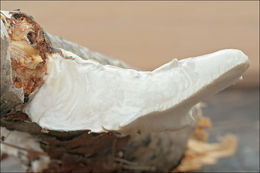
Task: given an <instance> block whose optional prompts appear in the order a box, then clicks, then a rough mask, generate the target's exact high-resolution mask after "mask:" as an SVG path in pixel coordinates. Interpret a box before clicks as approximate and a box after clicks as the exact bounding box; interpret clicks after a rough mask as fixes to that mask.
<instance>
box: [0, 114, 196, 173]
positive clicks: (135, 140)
mask: <svg viewBox="0 0 260 173" xmlns="http://www.w3.org/2000/svg"><path fill="white" fill-rule="evenodd" d="M1 126H2V127H5V128H7V129H8V130H9V131H10V133H14V132H17V131H18V132H23V133H26V134H29V135H30V136H31V137H30V138H32V139H34V141H35V142H36V143H38V145H39V146H40V147H41V149H42V151H43V152H42V153H39V151H34V150H33V149H32V148H30V147H27V148H24V150H26V151H28V154H27V155H26V157H27V161H25V160H26V159H25V158H22V157H21V156H19V155H17V156H16V157H18V159H20V160H21V161H22V163H23V164H24V165H25V166H26V167H27V170H28V171H34V170H39V169H40V168H37V169H36V168H33V167H32V162H33V161H37V160H39V162H41V160H40V159H41V158H40V157H39V156H41V155H43V156H48V157H49V158H50V162H49V164H48V167H47V168H45V169H43V170H40V171H43V172H71V171H75V172H122V171H125V172H128V171H130V172H133V171H137V172H139V171H141V172H151V171H168V170H171V169H173V168H174V167H175V166H177V165H178V163H179V162H180V160H181V157H182V155H183V153H184V150H185V149H186V141H187V139H188V137H189V135H190V132H191V131H192V128H187V129H183V130H181V131H178V132H172V131H171V132H161V133H149V134H139V135H136V136H121V135H120V134H118V133H115V132H108V133H99V134H97V133H89V131H73V132H59V131H46V130H44V129H42V128H41V127H39V126H38V125H37V124H36V123H33V122H31V121H30V120H29V119H28V117H27V116H26V115H25V114H23V113H21V112H18V113H15V114H9V115H1ZM9 135H10V134H9ZM1 136H4V134H1ZM19 137H21V135H19ZM5 141H8V142H9V143H8V142H6V143H5ZM10 142H11V140H8V136H7V135H6V136H5V137H4V138H3V137H2V145H8V146H13V147H14V149H15V147H19V146H20V145H19V144H17V143H10ZM3 152H7V153H8V154H12V152H13V151H12V148H11V149H9V151H8V150H5V151H3ZM32 155H33V157H32Z"/></svg>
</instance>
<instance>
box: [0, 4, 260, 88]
mask: <svg viewBox="0 0 260 173" xmlns="http://www.w3.org/2000/svg"><path fill="white" fill-rule="evenodd" d="M1 5H2V7H1V8H2V9H3V10H13V9H17V8H19V9H21V10H22V11H24V12H26V13H28V14H30V15H32V16H34V18H35V19H36V20H37V21H38V22H39V23H40V24H41V25H42V26H43V28H44V29H45V30H46V31H48V32H50V33H52V34H56V35H59V36H62V37H63V38H65V39H67V40H70V41H73V42H76V43H79V44H82V45H84V46H86V47H88V48H90V49H92V50H95V51H98V52H101V53H103V54H105V55H108V56H111V57H116V58H118V59H122V60H124V61H125V62H127V63H129V64H130V65H132V66H134V67H137V68H140V69H144V70H152V69H154V68H156V67H158V66H160V65H162V64H164V63H166V62H168V61H169V60H171V59H172V58H178V59H180V58H185V57H190V56H198V55H202V54H206V53H210V52H213V51H216V50H219V49H224V48H237V49H241V50H242V51H244V52H245V53H246V54H247V55H248V56H249V59H250V62H251V66H250V68H249V70H248V71H247V72H246V74H245V76H244V81H242V82H240V83H239V85H238V86H247V87H255V86H259V2H257V1H255V2H238V1H237V2H236V1H231V2H225V1H221V2H214V1H207V2H199V1H197V2H174V1H172V2H87V1H86V2H65V1H63V2H62V1H61V2H51V1H45V2H31V1H29V2H1Z"/></svg>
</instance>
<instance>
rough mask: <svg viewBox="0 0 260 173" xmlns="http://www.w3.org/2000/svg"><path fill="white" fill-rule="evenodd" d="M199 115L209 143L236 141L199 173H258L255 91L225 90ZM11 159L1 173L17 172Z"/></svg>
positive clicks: (17, 169)
mask: <svg viewBox="0 0 260 173" xmlns="http://www.w3.org/2000/svg"><path fill="white" fill-rule="evenodd" d="M204 102H205V103H206V104H207V107H205V108H204V109H203V114H204V115H205V116H208V117H210V119H211V121H212V128H211V129H210V130H209V131H208V132H209V141H210V142H216V141H217V137H218V136H223V135H225V134H227V133H232V134H234V135H236V136H237V138H238V148H237V152H236V154H235V155H234V156H231V157H228V158H222V159H220V160H219V161H218V163H217V164H215V165H211V166H206V167H204V168H203V169H202V170H200V172H259V90H258V89H251V90H239V89H232V90H231V89H230V90H225V91H224V92H221V93H219V94H217V95H215V96H212V97H210V98H208V99H206V100H205V101H204ZM21 171H22V167H21V166H20V165H19V164H18V162H17V161H16V160H14V159H13V158H9V159H7V160H4V161H2V162H1V172H21Z"/></svg>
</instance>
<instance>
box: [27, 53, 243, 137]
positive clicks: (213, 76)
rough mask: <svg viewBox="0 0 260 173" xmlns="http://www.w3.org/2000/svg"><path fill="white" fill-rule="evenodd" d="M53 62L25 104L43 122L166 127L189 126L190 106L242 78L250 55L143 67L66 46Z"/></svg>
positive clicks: (99, 127)
mask: <svg viewBox="0 0 260 173" xmlns="http://www.w3.org/2000/svg"><path fill="white" fill-rule="evenodd" d="M64 57H70V58H64ZM47 67H48V75H47V76H46V79H45V82H44V84H43V85H42V87H41V88H40V90H39V91H38V92H37V94H36V95H35V96H34V98H33V100H32V101H31V103H29V104H28V105H27V106H26V107H25V109H24V111H25V112H26V113H27V114H28V115H29V116H30V117H31V118H32V120H33V121H35V122H37V123H38V124H39V125H40V126H42V127H44V128H46V129H53V130H66V131H69V130H82V129H89V130H91V131H93V132H102V131H104V129H107V130H116V131H126V132H128V131H131V130H134V129H135V130H141V131H142V130H150V131H157V130H160V131H161V130H174V129H179V128H182V127H184V126H187V125H189V124H190V123H191V121H192V114H191V113H192V112H191V111H190V109H191V108H192V107H193V106H194V105H195V104H196V103H198V102H199V101H201V99H202V98H204V97H205V96H207V95H209V94H214V93H216V92H218V91H220V90H222V89H223V88H225V87H227V86H229V85H231V84H233V83H234V82H235V81H236V80H237V79H239V78H240V76H241V74H242V73H243V72H244V71H245V70H246V69H247V67H248V59H247V56H246V55H245V54H244V53H242V52H241V51H239V50H222V51H218V52H215V53H212V54H208V55H204V56H200V57H195V58H187V59H183V60H180V61H178V60H176V59H174V60H172V61H171V62H169V63H167V64H165V65H163V66H161V67H159V68H157V69H155V70H153V71H137V70H133V69H123V68H119V67H115V66H110V65H102V64H99V63H97V62H95V61H92V60H83V59H81V58H80V57H78V56H76V55H73V54H71V53H70V52H65V51H64V50H63V51H62V55H61V54H59V53H54V54H50V55H48V64H47Z"/></svg>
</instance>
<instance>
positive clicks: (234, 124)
mask: <svg viewBox="0 0 260 173" xmlns="http://www.w3.org/2000/svg"><path fill="white" fill-rule="evenodd" d="M205 102H206V104H207V107H206V108H204V109H203V114H204V115H205V116H208V117H210V119H211V121H212V128H211V129H210V130H209V131H208V132H209V135H210V137H209V141H210V142H215V141H217V137H218V136H223V135H225V134H227V133H232V134H234V135H236V137H237V138H238V146H237V151H236V154H235V155H234V156H231V157H228V158H222V159H220V160H219V161H218V163H217V164H216V165H212V166H206V167H204V168H203V169H202V170H201V171H203V172H209V171H210V172H211V171H214V172H215V171H217V172H231V171H232V172H259V90H258V89H251V90H242V89H240V90H239V89H233V90H226V91H224V92H221V93H219V94H217V95H216V96H213V97H210V98H208V99H206V100H205Z"/></svg>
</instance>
